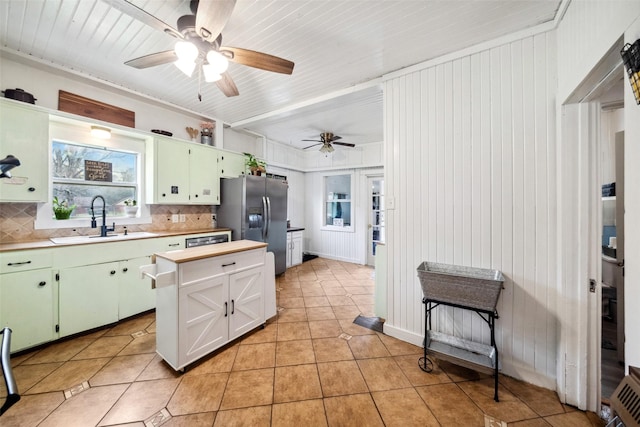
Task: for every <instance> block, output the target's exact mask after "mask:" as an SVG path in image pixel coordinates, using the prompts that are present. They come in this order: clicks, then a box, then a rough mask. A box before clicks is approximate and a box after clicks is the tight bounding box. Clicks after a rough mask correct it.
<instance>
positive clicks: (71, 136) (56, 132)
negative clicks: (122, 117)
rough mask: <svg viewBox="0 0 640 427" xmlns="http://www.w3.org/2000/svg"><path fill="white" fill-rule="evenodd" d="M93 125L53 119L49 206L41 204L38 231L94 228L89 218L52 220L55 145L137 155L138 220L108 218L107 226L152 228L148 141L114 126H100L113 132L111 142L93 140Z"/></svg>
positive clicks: (141, 136)
mask: <svg viewBox="0 0 640 427" xmlns="http://www.w3.org/2000/svg"><path fill="white" fill-rule="evenodd" d="M92 124H94V123H86V122H81V121H77V120H73V119H68V118H64V117H56V118H54V117H53V116H51V120H50V124H49V141H48V144H47V152H48V160H49V170H48V171H47V173H48V177H47V181H48V189H47V194H48V197H47V202H46V203H38V206H37V213H36V220H35V223H34V228H35V229H62V228H87V227H90V226H91V222H90V219H87V218H70V219H66V220H56V219H55V218H53V214H52V213H53V206H52V199H53V181H54V179H53V176H52V174H53V165H52V162H53V160H52V153H51V150H52V148H53V141H57V142H62V143H68V144H74V145H81V146H87V147H95V148H107V149H112V150H119V151H127V152H131V153H136V154H137V157H138V160H137V161H138V164H137V177H136V182H137V194H138V196H137V199H136V200H137V202H138V203H137V205H138V209H139V216H138V217H135V218H130V217H121V216H107V225H110V224H113V223H114V222H115V224H116V226H118V225H120V226H126V225H137V224H150V223H151V212H150V208H149V205H147V204H146V203H145V200H144V195H145V164H146V162H145V156H146V145H147V143H148V141H149V137H146V136H143V135H138V134H135V133H134V132H130V131H125V130H120V129H118V128H116V127H114V126H113V125H109V124H101V126H106V127H109V128H110V129H111V138H110V139H100V138H96V137H93V136H91V133H90V131H91V125H92Z"/></svg>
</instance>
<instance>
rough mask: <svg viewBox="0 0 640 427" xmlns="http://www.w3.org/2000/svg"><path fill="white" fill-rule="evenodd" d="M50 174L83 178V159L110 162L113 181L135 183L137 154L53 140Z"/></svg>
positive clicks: (55, 176)
mask: <svg viewBox="0 0 640 427" xmlns="http://www.w3.org/2000/svg"><path fill="white" fill-rule="evenodd" d="M51 159H52V164H53V171H52V175H53V178H54V180H55V179H56V178H65V179H74V180H76V179H77V180H81V181H84V180H85V168H84V166H85V160H94V161H98V162H104V163H110V164H111V171H112V179H111V181H110V182H114V183H135V182H136V177H137V176H138V171H137V164H138V162H137V154H134V153H127V152H124V151H116V150H111V149H106V148H95V147H88V146H81V145H74V144H68V143H64V142H59V141H53V145H52V152H51Z"/></svg>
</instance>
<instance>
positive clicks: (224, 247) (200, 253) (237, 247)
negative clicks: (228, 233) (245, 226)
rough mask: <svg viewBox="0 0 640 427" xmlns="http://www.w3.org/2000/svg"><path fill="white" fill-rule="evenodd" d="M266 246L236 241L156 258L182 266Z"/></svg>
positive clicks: (175, 252) (161, 254)
mask: <svg viewBox="0 0 640 427" xmlns="http://www.w3.org/2000/svg"><path fill="white" fill-rule="evenodd" d="M266 246H267V244H266V243H264V242H254V241H252V240H235V241H233V242H226V243H218V244H216V245H206V246H196V247H194V248H188V249H179V250H176V251H168V252H159V253H156V254H155V256H156V257H157V258H164V259H167V260H169V261H172V262H175V263H176V264H180V263H183V262H189V261H196V260H199V259H205V258H211V257H216V256H220V255H227V254H232V253H236V252H243V251H250V250H252V249H260V248H265V247H266Z"/></svg>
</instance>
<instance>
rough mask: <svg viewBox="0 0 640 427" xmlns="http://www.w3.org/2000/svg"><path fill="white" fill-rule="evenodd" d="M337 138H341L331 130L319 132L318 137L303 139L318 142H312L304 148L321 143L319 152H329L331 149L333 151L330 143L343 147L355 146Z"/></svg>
mask: <svg viewBox="0 0 640 427" xmlns="http://www.w3.org/2000/svg"><path fill="white" fill-rule="evenodd" d="M339 139H342V137H341V136H338V135H334V134H333V133H331V132H322V133H321V134H320V139H319V140H318V139H303V141H308V142H318V144H313V145H310V146H308V147H304V149H305V150H306V149H307V148H313V147H316V146H318V145H322V147H320V152H321V153H331V152H333V151H335V148H333V145H332V144H335V145H343V146H345V147H355V146H356V145H355V144H351V143H348V142H340V141H338V140H339Z"/></svg>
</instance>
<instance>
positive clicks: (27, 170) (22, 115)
mask: <svg viewBox="0 0 640 427" xmlns="http://www.w3.org/2000/svg"><path fill="white" fill-rule="evenodd" d="M48 147H49V114H47V113H46V112H44V111H40V110H39V109H37V108H36V107H33V106H30V105H28V104H25V103H24V102H18V101H10V100H6V99H0V159H3V158H4V157H5V156H7V155H9V154H11V155H13V156H14V157H16V158H17V159H18V160H19V161H20V166H18V167H16V168H14V169H12V170H11V171H9V173H10V174H11V175H12V178H11V179H7V178H3V179H1V180H0V202H46V201H47V198H48V189H49V187H48V179H49V148H48Z"/></svg>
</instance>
